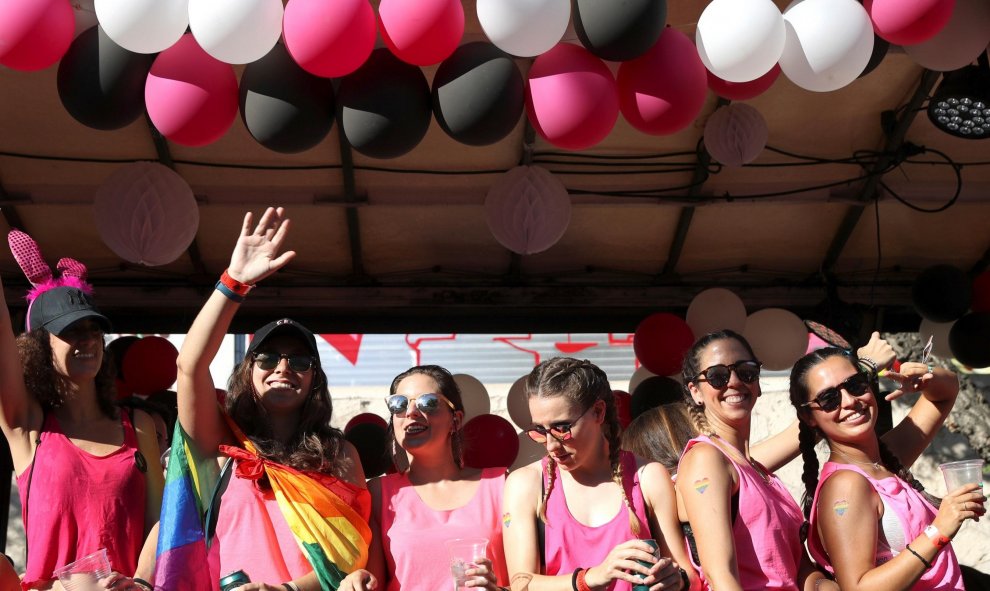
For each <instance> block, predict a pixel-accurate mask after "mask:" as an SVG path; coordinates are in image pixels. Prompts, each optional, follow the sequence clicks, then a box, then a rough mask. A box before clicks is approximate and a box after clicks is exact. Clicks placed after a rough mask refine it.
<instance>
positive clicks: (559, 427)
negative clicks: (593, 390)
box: [526, 404, 594, 443]
mask: <svg viewBox="0 0 990 591" xmlns="http://www.w3.org/2000/svg"><path fill="white" fill-rule="evenodd" d="M593 406H594V404H592V405H591V406H589V407H588V408H586V409H584V412H583V413H581V416H579V417H578V418H576V419H574V420H573V421H570V422H567V423H554V424H552V425H550V427H549V428H548V427H544V426H543V425H534V426H532V427H530V428H529V429H527V430H526V435H529V438H530V439H532V440H533V441H535V442H537V443H546V442H547V435H549V436H550V437H553V438H554V439H556V440H557V441H559V442H561V443H563V442H565V441H569V440H570V439H571V437H573V436H572V435H571V429H573V428H574V424H575V423H577V422H578V421H580V420H581V417H583V416H584V415H586V414H588V411H589V410H591V408H592V407H593Z"/></svg>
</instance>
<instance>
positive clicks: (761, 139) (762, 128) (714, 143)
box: [694, 103, 770, 334]
mask: <svg viewBox="0 0 990 591" xmlns="http://www.w3.org/2000/svg"><path fill="white" fill-rule="evenodd" d="M769 137H770V130H769V129H768V128H767V122H766V120H765V119H764V118H763V115H761V114H760V112H759V111H757V110H756V109H755V108H754V107H751V106H749V105H747V104H746V103H732V104H730V105H726V106H724V107H722V108H720V109H719V110H717V111H715V112H714V113H712V116H711V117H709V118H708V123H706V124H705V136H704V139H705V149H706V150H708V153H709V154H711V156H712V158H714V159H715V160H716V161H718V162H720V163H721V164H724V165H725V166H729V167H740V166H742V165H744V164H749V163H750V162H752V161H754V160H756V158H757V157H759V155H760V154H761V153H762V152H763V149H764V148H766V147H767V139H768V138H769ZM694 334H698V333H697V332H695V333H694Z"/></svg>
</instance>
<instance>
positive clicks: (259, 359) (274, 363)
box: [254, 353, 316, 373]
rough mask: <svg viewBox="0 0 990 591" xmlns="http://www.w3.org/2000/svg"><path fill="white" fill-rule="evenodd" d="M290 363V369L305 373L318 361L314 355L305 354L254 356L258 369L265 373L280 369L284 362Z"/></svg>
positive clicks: (256, 354)
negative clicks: (281, 363) (279, 366)
mask: <svg viewBox="0 0 990 591" xmlns="http://www.w3.org/2000/svg"><path fill="white" fill-rule="evenodd" d="M283 359H285V360H287V361H288V362H289V369H291V370H292V371H294V372H296V373H303V372H305V371H309V370H310V369H312V368H313V365H314V364H315V363H316V360H315V359H313V356H312V355H307V354H305V353H293V354H289V353H255V354H254V364H255V365H256V366H257V367H258V369H260V370H263V371H271V370H273V369H275V368H276V367H278V364H279V363H280V362H281V361H282V360H283Z"/></svg>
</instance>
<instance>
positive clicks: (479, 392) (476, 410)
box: [454, 373, 492, 423]
mask: <svg viewBox="0 0 990 591" xmlns="http://www.w3.org/2000/svg"><path fill="white" fill-rule="evenodd" d="M454 382H456V383H457V387H458V388H459V389H460V391H461V401H462V402H463V403H464V422H465V423H466V422H468V421H469V420H471V419H473V418H474V417H476V416H478V415H486V414H488V413H490V412H491V410H492V401H491V398H489V397H488V389H487V388H485V385H484V384H482V383H481V382H480V381H479V380H478V378H476V377H474V376H469V375H468V374H466V373H458V374H454Z"/></svg>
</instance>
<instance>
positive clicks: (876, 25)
mask: <svg viewBox="0 0 990 591" xmlns="http://www.w3.org/2000/svg"><path fill="white" fill-rule="evenodd" d="M955 7H956V0H865V1H864V2H863V8H865V9H866V12H867V13H868V14H869V15H870V20H871V21H873V31H874V32H876V34H877V35H879V36H880V37H881V38H883V39H885V40H887V41H890V42H891V43H893V44H895V45H915V44H917V43H921V42H923V41H927V40H929V39H931V38H932V37H934V36H935V35H937V34H938V32H939V31H941V30H942V29H944V28H945V25H946V24H947V23H948V22H949V19H950V18H951V17H952V10H953V9H954V8H955Z"/></svg>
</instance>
